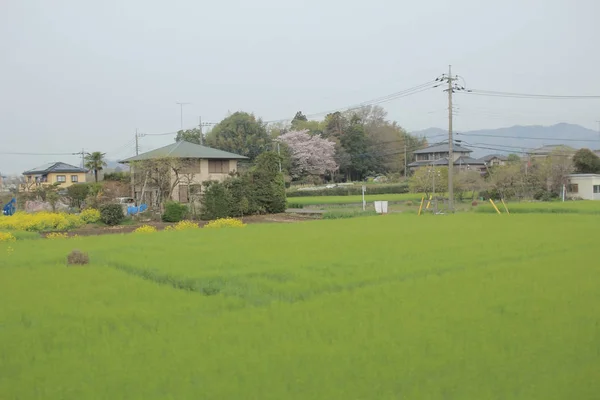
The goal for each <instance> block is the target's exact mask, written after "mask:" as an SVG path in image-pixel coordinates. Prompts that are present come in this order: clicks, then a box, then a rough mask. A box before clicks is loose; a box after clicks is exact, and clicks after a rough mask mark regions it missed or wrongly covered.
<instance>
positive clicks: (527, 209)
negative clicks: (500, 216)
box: [475, 201, 600, 215]
mask: <svg viewBox="0 0 600 400" xmlns="http://www.w3.org/2000/svg"><path fill="white" fill-rule="evenodd" d="M497 206H498V207H499V208H500V210H501V211H502V212H504V208H503V207H502V204H497ZM508 210H509V211H510V212H511V213H514V214H517V213H518V214H597V215H600V202H598V201H564V202H563V201H552V202H521V203H519V202H510V203H508ZM475 211H477V212H482V213H495V212H496V211H495V210H494V208H493V207H492V206H491V205H490V204H489V203H481V204H480V205H479V206H478V207H477V208H476V209H475Z"/></svg>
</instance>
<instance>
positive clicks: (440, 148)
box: [413, 143, 473, 154]
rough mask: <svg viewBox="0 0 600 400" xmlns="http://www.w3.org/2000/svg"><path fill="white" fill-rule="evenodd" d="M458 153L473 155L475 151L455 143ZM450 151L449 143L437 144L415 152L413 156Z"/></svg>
mask: <svg viewBox="0 0 600 400" xmlns="http://www.w3.org/2000/svg"><path fill="white" fill-rule="evenodd" d="M452 149H453V150H454V151H455V152H457V153H472V152H473V150H471V149H468V148H466V147H463V146H460V145H458V144H456V143H454V146H453V148H452ZM448 151H449V146H448V143H436V144H434V145H431V146H429V147H426V148H424V149H421V150H416V151H413V154H427V153H447V152H448Z"/></svg>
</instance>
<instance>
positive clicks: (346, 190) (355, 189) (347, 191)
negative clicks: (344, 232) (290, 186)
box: [287, 183, 409, 197]
mask: <svg viewBox="0 0 600 400" xmlns="http://www.w3.org/2000/svg"><path fill="white" fill-rule="evenodd" d="M408 192H409V187H408V184H406V183H401V184H397V185H373V186H368V187H367V194H400V193H408ZM361 194H362V187H361V185H354V186H338V187H335V188H331V189H319V190H293V191H289V192H287V197H312V196H355V195H361Z"/></svg>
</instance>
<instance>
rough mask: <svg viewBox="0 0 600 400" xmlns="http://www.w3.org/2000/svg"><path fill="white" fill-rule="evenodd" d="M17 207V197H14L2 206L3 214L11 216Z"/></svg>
mask: <svg viewBox="0 0 600 400" xmlns="http://www.w3.org/2000/svg"><path fill="white" fill-rule="evenodd" d="M16 208H17V199H15V198H14V197H13V198H12V199H11V201H9V202H8V203H7V204H6V205H5V206H4V207H3V208H2V215H7V216H11V215H13V214H14V213H15V211H16Z"/></svg>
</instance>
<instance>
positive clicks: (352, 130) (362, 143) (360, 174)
mask: <svg viewBox="0 0 600 400" xmlns="http://www.w3.org/2000/svg"><path fill="white" fill-rule="evenodd" d="M340 144H341V145H342V147H343V148H344V150H345V151H346V153H348V156H349V157H350V166H349V168H347V170H346V176H347V177H348V178H349V179H357V180H362V179H364V178H365V177H366V176H367V174H368V173H369V172H370V171H371V170H372V169H373V166H374V165H375V164H376V161H377V160H376V158H375V156H374V154H373V152H371V151H369V150H370V149H369V138H368V137H367V135H366V134H365V129H364V126H363V125H362V123H361V120H360V118H359V117H358V116H357V115H354V116H352V118H351V120H350V122H349V124H348V127H347V128H346V130H345V132H344V133H343V134H342V136H341V137H340Z"/></svg>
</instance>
